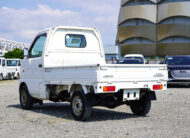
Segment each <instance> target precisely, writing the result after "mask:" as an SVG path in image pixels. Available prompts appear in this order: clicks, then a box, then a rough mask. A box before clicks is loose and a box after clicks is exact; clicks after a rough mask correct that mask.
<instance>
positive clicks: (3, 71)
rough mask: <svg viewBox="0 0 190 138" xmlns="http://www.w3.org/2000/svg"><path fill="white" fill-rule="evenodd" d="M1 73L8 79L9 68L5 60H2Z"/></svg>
mask: <svg viewBox="0 0 190 138" xmlns="http://www.w3.org/2000/svg"><path fill="white" fill-rule="evenodd" d="M1 72H2V74H3V78H6V77H7V67H6V64H5V59H2V68H1Z"/></svg>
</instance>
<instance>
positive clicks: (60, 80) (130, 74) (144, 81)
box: [44, 64, 168, 93]
mask: <svg viewBox="0 0 190 138" xmlns="http://www.w3.org/2000/svg"><path fill="white" fill-rule="evenodd" d="M44 79H45V81H46V83H47V84H67V85H68V84H83V85H94V86H95V87H102V86H107V85H114V86H117V89H116V91H117V90H119V89H135V88H136V89H137V88H138V89H140V88H150V89H151V90H152V86H153V85H154V84H164V85H166V84H167V79H168V74H167V66H166V65H120V64H105V65H84V66H78V65H77V66H64V67H53V68H45V74H44ZM164 89H166V87H164ZM99 92H100V93H101V92H102V90H97V93H99Z"/></svg>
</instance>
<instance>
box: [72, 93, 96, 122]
mask: <svg viewBox="0 0 190 138" xmlns="http://www.w3.org/2000/svg"><path fill="white" fill-rule="evenodd" d="M91 109H92V107H91V104H90V102H88V99H86V95H85V94H84V93H83V92H80V91H76V92H74V93H73V95H72V97H71V112H72V115H73V117H74V118H75V120H82V121H85V120H87V119H88V118H89V117H90V115H91Z"/></svg>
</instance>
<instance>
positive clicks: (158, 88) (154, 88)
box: [153, 85, 163, 90]
mask: <svg viewBox="0 0 190 138" xmlns="http://www.w3.org/2000/svg"><path fill="white" fill-rule="evenodd" d="M162 89H163V85H153V90H162Z"/></svg>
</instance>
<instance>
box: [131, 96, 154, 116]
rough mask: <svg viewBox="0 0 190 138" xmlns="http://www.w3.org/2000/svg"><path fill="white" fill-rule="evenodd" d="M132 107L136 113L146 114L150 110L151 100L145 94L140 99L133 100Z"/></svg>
mask: <svg viewBox="0 0 190 138" xmlns="http://www.w3.org/2000/svg"><path fill="white" fill-rule="evenodd" d="M130 108H131V111H132V112H133V113H134V114H135V115H139V116H145V115H146V114H148V113H149V111H150V108H151V100H150V98H149V97H148V95H144V96H143V97H141V99H140V100H139V101H134V102H132V103H131V105H130Z"/></svg>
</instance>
